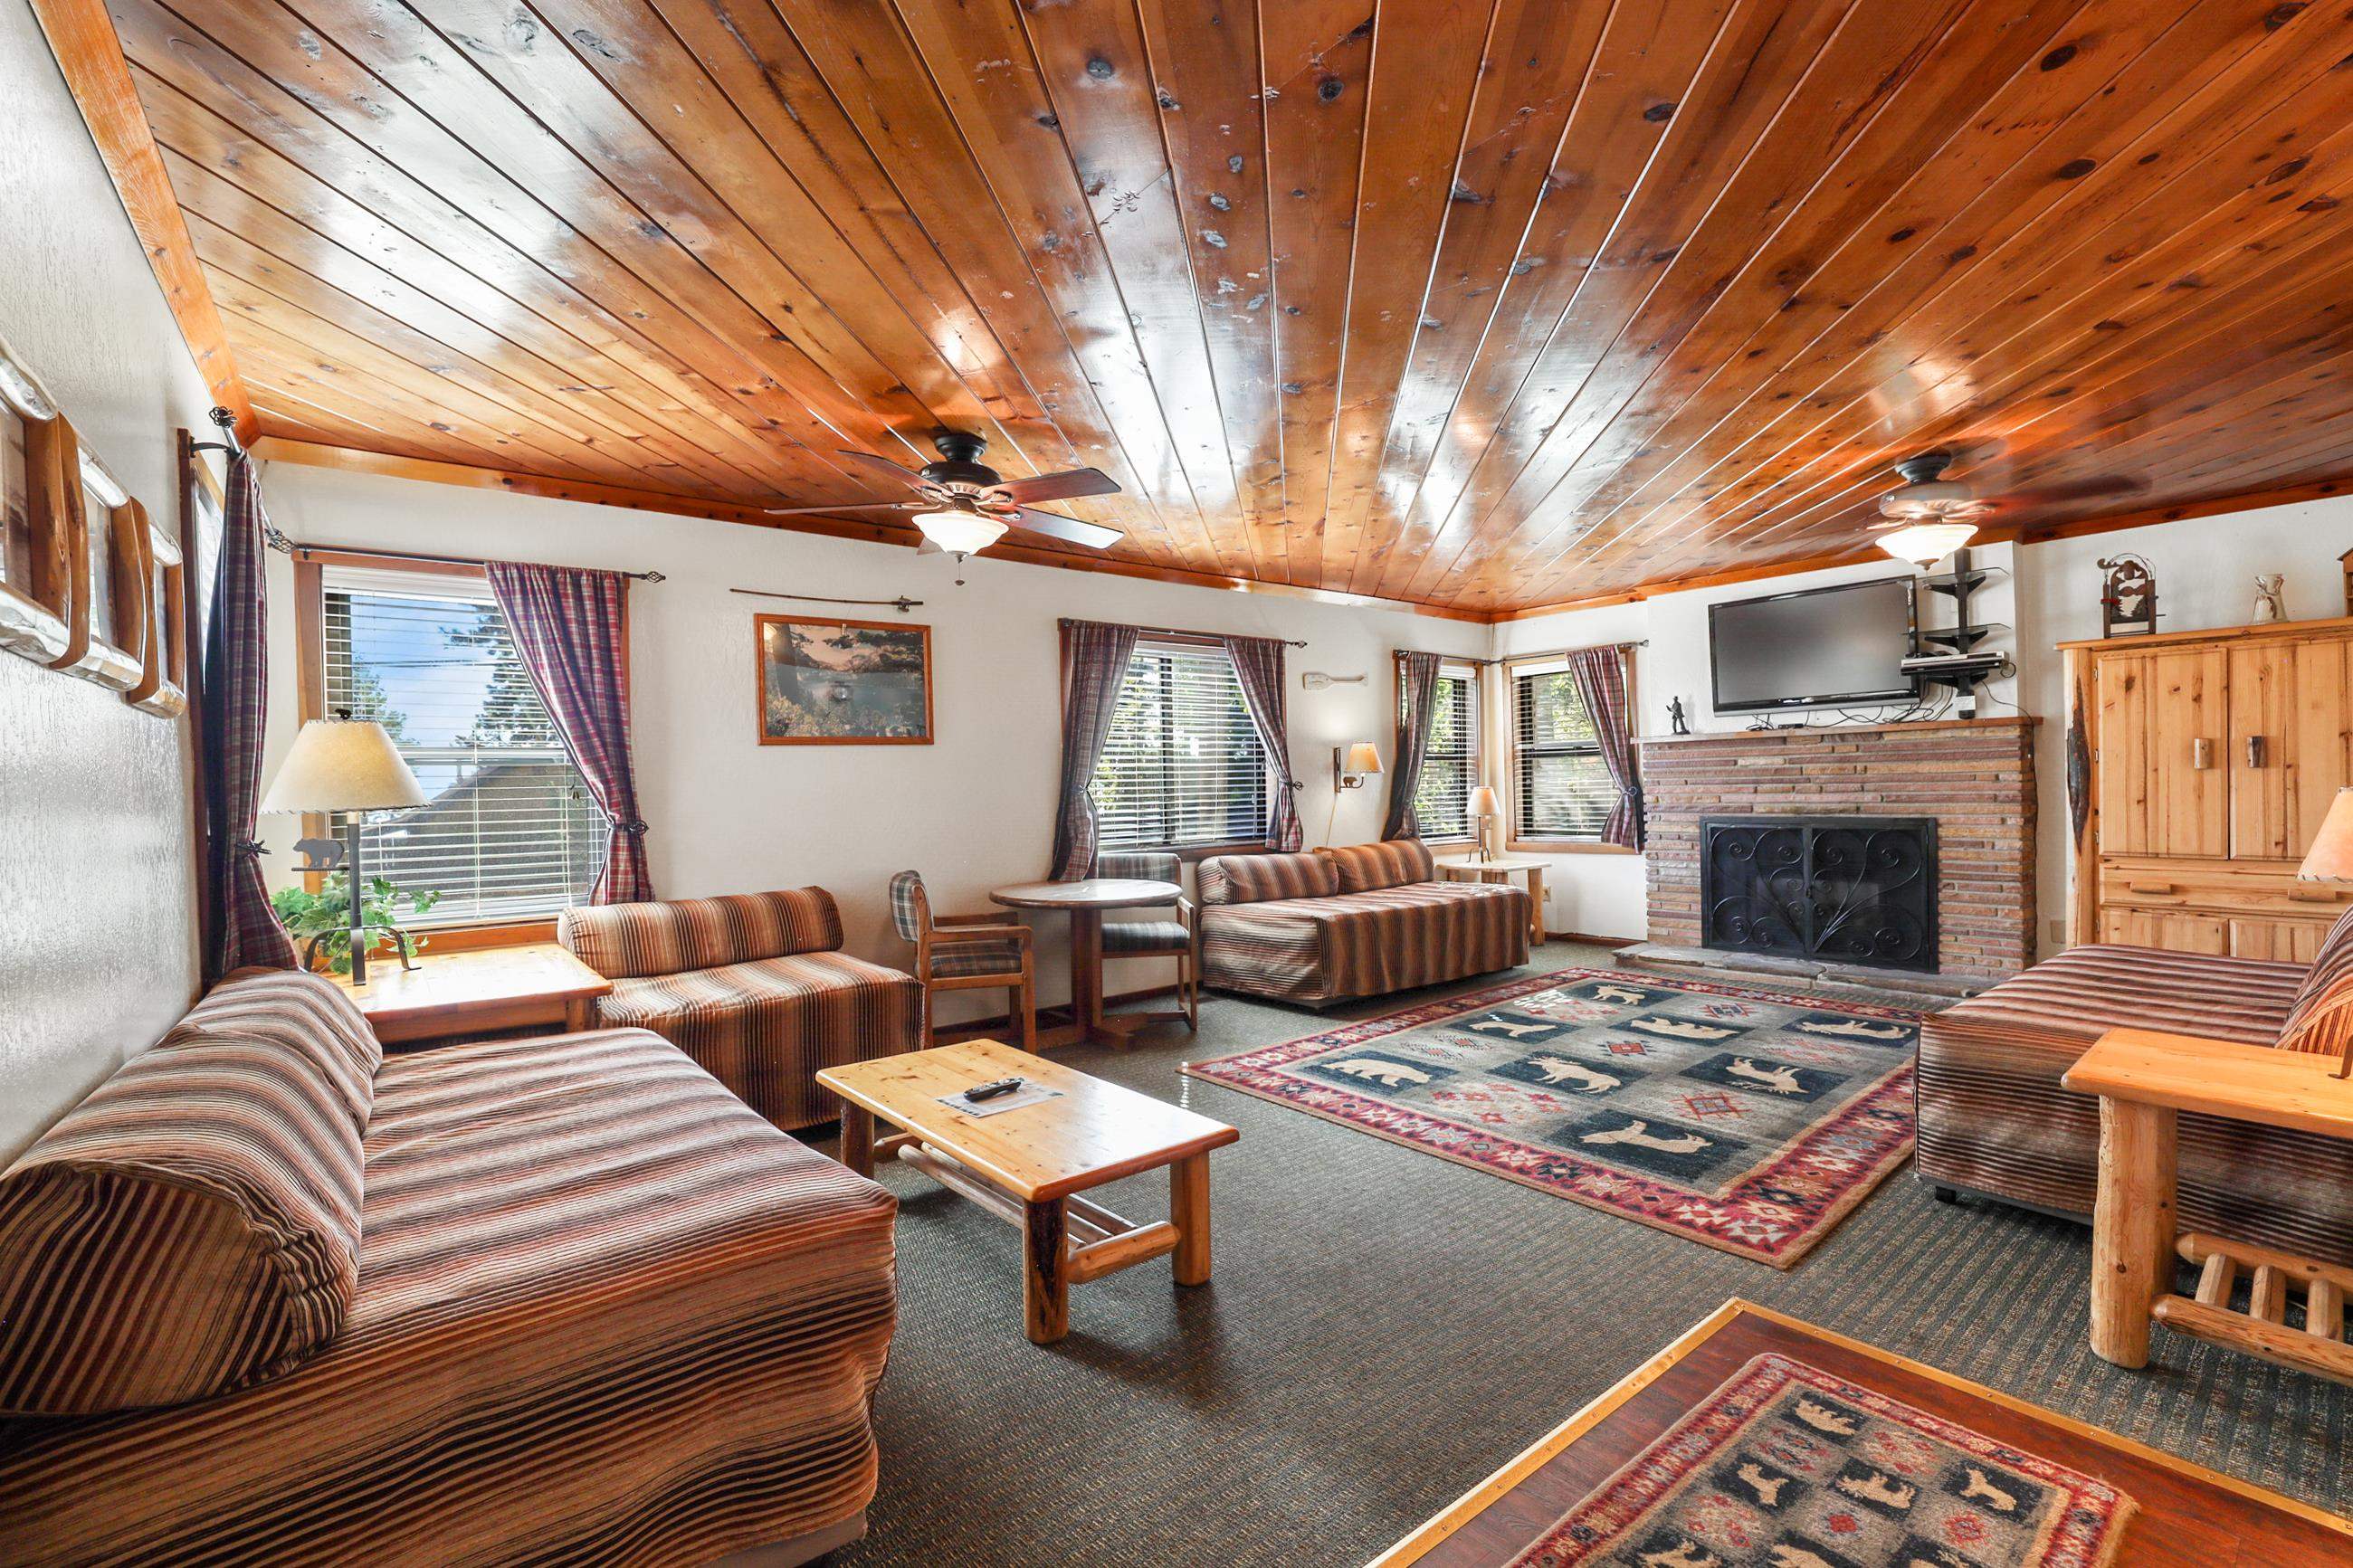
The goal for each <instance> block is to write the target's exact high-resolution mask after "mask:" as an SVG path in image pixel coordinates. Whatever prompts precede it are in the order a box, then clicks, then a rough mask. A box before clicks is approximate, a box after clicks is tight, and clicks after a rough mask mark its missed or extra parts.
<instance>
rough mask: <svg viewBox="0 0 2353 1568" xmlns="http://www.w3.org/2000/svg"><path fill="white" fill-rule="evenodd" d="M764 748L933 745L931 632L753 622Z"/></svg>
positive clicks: (808, 621)
mask: <svg viewBox="0 0 2353 1568" xmlns="http://www.w3.org/2000/svg"><path fill="white" fill-rule="evenodd" d="M752 652H753V661H754V667H755V669H756V673H757V679H758V690H759V708H758V713H757V717H758V724H759V739H760V744H762V745H764V746H928V745H930V744H931V743H932V628H931V627H929V626H910V625H907V624H906V623H904V622H892V621H845V620H839V619H824V620H818V619H813V618H811V617H809V616H766V615H764V616H754V617H753V633H752Z"/></svg>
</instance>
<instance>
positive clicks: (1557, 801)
mask: <svg viewBox="0 0 2353 1568" xmlns="http://www.w3.org/2000/svg"><path fill="white" fill-rule="evenodd" d="M1512 727H1513V746H1512V750H1513V768H1514V773H1515V774H1516V781H1515V782H1516V784H1517V785H1518V788H1517V789H1516V791H1515V792H1514V794H1515V795H1516V799H1515V800H1514V804H1513V826H1514V833H1513V837H1515V838H1535V839H1556V840H1567V841H1571V842H1578V841H1581V842H1585V843H1595V844H1598V843H1599V842H1600V841H1601V833H1602V829H1604V828H1605V827H1607V826H1609V813H1610V810H1611V809H1612V808H1613V807H1614V806H1615V805H1617V802H1618V786H1617V785H1615V784H1611V783H1610V782H1609V768H1608V766H1607V765H1606V764H1604V763H1603V762H1602V761H1601V747H1600V743H1599V742H1598V741H1597V740H1596V739H1595V736H1594V733H1593V716H1592V714H1590V713H1588V711H1586V707H1585V698H1584V696H1583V694H1582V693H1580V692H1579V691H1578V689H1577V677H1576V675H1575V674H1573V673H1572V672H1571V671H1570V670H1569V668H1568V665H1567V662H1566V661H1564V660H1558V659H1546V660H1541V661H1536V662H1531V663H1528V664H1522V665H1514V667H1513V668H1512Z"/></svg>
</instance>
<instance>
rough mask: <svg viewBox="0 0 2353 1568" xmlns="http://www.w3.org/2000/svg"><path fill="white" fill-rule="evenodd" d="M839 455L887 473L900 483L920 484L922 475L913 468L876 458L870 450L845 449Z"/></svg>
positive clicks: (878, 471) (888, 459) (887, 459)
mask: <svg viewBox="0 0 2353 1568" xmlns="http://www.w3.org/2000/svg"><path fill="white" fill-rule="evenodd" d="M841 456H843V457H845V458H849V459H850V461H852V462H855V463H862V464H864V465H865V466H866V467H867V468H871V469H873V470H874V471H875V472H877V473H882V474H888V475H890V476H891V477H892V479H896V480H898V481H899V482H900V483H901V484H902V485H920V484H922V483H923V475H921V474H919V473H917V472H915V470H914V469H913V468H902V467H900V466H899V465H898V464H896V463H894V462H892V460H891V459H890V458H878V457H876V456H875V455H874V454H873V453H871V452H852V451H849V450H846V449H845V450H844V451H843V452H842V453H841Z"/></svg>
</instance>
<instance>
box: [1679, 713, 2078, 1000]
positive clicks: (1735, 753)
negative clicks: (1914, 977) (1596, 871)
mask: <svg viewBox="0 0 2353 1568" xmlns="http://www.w3.org/2000/svg"><path fill="white" fill-rule="evenodd" d="M1641 752H1642V786H1643V791H1644V795H1645V807H1646V817H1647V822H1648V827H1649V835H1650V841H1649V845H1648V877H1649V884H1650V921H1651V934H1650V942H1651V946H1652V947H1654V948H1664V949H1674V950H1696V949H1699V948H1701V947H1703V946H1715V947H1722V946H1723V945H1724V943H1723V942H1722V941H1721V940H1720V937H1721V933H1720V932H1718V938H1719V940H1717V941H1715V942H1710V941H1709V940H1708V934H1707V924H1706V920H1707V911H1706V910H1705V908H1704V902H1703V900H1702V897H1701V892H1702V887H1701V884H1702V874H1701V873H1702V859H1701V854H1702V843H1703V834H1704V828H1703V824H1704V823H1709V822H1716V823H1720V822H1722V821H1723V820H1724V819H1725V818H1733V817H1740V818H1769V817H1788V818H1789V819H1790V820H1791V822H1792V823H1793V824H1794V823H1796V822H1798V821H1799V820H1801V819H1802V820H1803V821H1805V822H1808V823H1812V824H1818V825H1819V824H1822V823H1826V822H1834V821H1836V820H1839V819H1841V818H1852V819H1855V820H1856V821H1857V822H1868V821H1871V820H1873V819H1885V818H1907V819H1911V818H1917V819H1926V821H1929V822H1932V823H1933V824H1934V825H1935V831H1934V836H1933V837H1934V845H1935V860H1934V867H1935V873H1936V887H1935V898H1934V900H1933V902H1932V903H1931V905H1930V908H1931V910H1933V914H1934V918H1935V923H1936V935H1935V952H1934V962H1933V963H1931V964H1927V965H1916V964H1915V965H1906V967H1926V968H1928V969H1929V970H1930V971H1931V972H1933V973H1938V974H1942V975H1946V976H1950V977H1952V978H1955V979H1960V980H1971V981H1978V980H1995V979H2000V978H2001V977H2002V976H2005V975H2009V974H2014V973H2017V972H2018V971H2019V970H2021V969H2023V968H2025V967H2026V965H2027V964H2028V963H2031V962H2032V960H2033V953H2034V721H2033V720H2031V719H2020V718H2010V719H1978V720H1969V721H1952V722H1936V723H1918V724H1864V725H1855V726H1851V727H1843V728H1838V729H1820V730H1740V731H1726V732H1723V733H1715V734H1705V735H1675V736H1655V737H1652V738H1651V739H1648V740H1645V741H1643V742H1641ZM1828 967H1831V968H1840V967H1842V966H1841V965H1838V964H1836V963H1830V964H1829V965H1828Z"/></svg>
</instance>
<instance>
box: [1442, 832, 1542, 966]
mask: <svg viewBox="0 0 2353 1568" xmlns="http://www.w3.org/2000/svg"><path fill="white" fill-rule="evenodd" d="M1514 873H1520V874H1524V875H1525V876H1526V878H1527V879H1528V940H1529V941H1530V942H1535V943H1536V944H1537V945H1538V946H1539V947H1541V946H1542V945H1543V944H1544V939H1545V923H1544V877H1545V863H1544V862H1543V861H1541V860H1531V859H1528V858H1525V857H1523V856H1510V855H1500V856H1497V857H1496V858H1494V859H1493V860H1440V862H1439V863H1438V874H1439V875H1440V876H1441V877H1444V878H1447V879H1449V880H1451V881H1456V882H1503V883H1506V884H1508V883H1509V882H1510V881H1511V879H1512V877H1513V875H1514Z"/></svg>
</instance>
